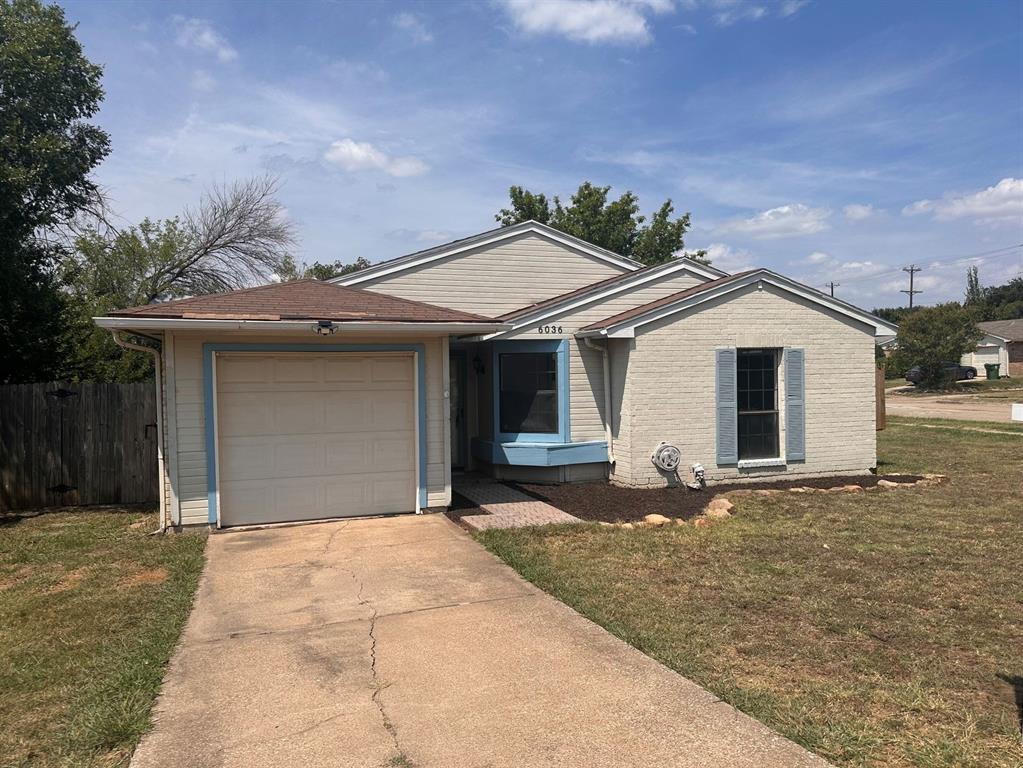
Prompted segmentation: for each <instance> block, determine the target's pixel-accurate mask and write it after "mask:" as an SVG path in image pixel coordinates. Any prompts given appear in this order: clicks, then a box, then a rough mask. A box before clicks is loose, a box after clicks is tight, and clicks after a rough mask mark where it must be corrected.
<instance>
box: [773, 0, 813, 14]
mask: <svg viewBox="0 0 1023 768" xmlns="http://www.w3.org/2000/svg"><path fill="white" fill-rule="evenodd" d="M809 2H810V0H784V2H782V4H781V7H780V8H779V9H778V15H779V16H781V17H783V18H785V17H788V16H793V15H795V14H797V13H799V11H800V10H801V9H802V8H803V6H805V5H807V4H809Z"/></svg>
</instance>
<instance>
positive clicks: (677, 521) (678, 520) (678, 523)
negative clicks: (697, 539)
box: [675, 517, 687, 525]
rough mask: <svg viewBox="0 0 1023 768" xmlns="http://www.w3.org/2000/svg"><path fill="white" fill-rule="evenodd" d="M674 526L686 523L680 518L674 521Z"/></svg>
mask: <svg viewBox="0 0 1023 768" xmlns="http://www.w3.org/2000/svg"><path fill="white" fill-rule="evenodd" d="M675 525H687V523H686V521H685V520H683V519H682V518H681V517H679V518H676V519H675Z"/></svg>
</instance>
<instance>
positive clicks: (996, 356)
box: [959, 336, 1009, 378]
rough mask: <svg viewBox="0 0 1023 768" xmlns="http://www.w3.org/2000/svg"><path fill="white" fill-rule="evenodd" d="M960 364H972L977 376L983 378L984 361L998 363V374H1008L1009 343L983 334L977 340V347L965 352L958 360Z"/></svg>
mask: <svg viewBox="0 0 1023 768" xmlns="http://www.w3.org/2000/svg"><path fill="white" fill-rule="evenodd" d="M959 363H960V365H972V366H973V367H974V368H976V369H977V378H984V376H985V374H986V371H985V370H984V363H998V364H999V365H1000V366H1001V367H1000V368H999V369H998V375H999V376H1008V375H1009V345H1008V344H1007V343H1006V342H1004V341H1002V340H1001V339H998V338H995V337H994V336H984V337H983V338H982V339H981V340H980V341H978V342H977V349H976V350H975V351H973V352H967V353H966V354H965V355H963V356H962V358H961V359H960V361H959Z"/></svg>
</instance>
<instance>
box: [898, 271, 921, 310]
mask: <svg viewBox="0 0 1023 768" xmlns="http://www.w3.org/2000/svg"><path fill="white" fill-rule="evenodd" d="M902 271H903V272H909V290H908V291H907V290H905V289H903V290H902V291H900V293H906V294H909V308H910V309H912V308H913V296H915V295H916V294H918V293H923V291H914V290H913V275H915V274H916V273H917V272H922V271H923V267H918V266H917V265H916V264H910V265H909V266H908V267H903V268H902Z"/></svg>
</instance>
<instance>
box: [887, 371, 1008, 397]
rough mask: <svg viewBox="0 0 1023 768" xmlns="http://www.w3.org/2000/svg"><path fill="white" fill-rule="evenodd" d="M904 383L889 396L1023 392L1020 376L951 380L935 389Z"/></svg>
mask: <svg viewBox="0 0 1023 768" xmlns="http://www.w3.org/2000/svg"><path fill="white" fill-rule="evenodd" d="M981 375H983V372H981ZM904 383H905V386H903V387H901V388H899V389H895V390H892V391H890V392H889V393H888V396H889V397H903V396H905V397H914V396H918V395H979V396H981V397H984V396H986V395H995V394H996V393H1002V395H1003V396H1011V393H1012V392H1013V391H1015V392H1016V393H1017V394H1020V393H1023V379H1020V378H1004V379H993V380H990V381H989V380H988V379H969V380H964V381H952V382H949V383H948V385H947V386H944V387H938V388H935V389H925V388H923V387H916V386H913V385H912V384H910V383H909V382H908V381H906V382H904Z"/></svg>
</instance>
